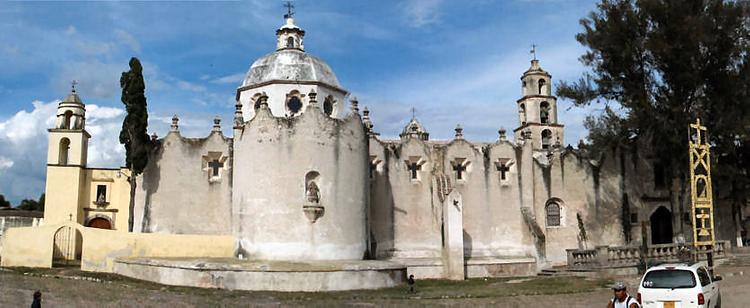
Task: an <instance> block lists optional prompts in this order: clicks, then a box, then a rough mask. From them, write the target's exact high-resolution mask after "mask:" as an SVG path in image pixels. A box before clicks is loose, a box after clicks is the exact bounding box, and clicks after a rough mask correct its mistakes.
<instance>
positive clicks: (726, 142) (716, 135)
mask: <svg viewBox="0 0 750 308" xmlns="http://www.w3.org/2000/svg"><path fill="white" fill-rule="evenodd" d="M748 12H749V11H748V6H746V5H745V6H743V5H742V3H738V2H735V1H721V0H702V1H700V0H696V1H670V0H640V1H636V0H602V2H601V3H599V4H598V5H597V10H596V11H594V12H591V13H590V14H589V15H588V17H587V18H584V19H582V20H581V25H582V26H583V31H582V32H581V33H579V34H578V35H577V36H576V39H577V40H578V41H579V42H580V43H581V44H582V45H584V46H585V47H587V48H588V50H587V51H586V53H585V54H583V55H582V56H581V58H580V60H581V62H582V63H583V64H584V65H586V66H588V67H589V68H590V71H589V72H588V73H585V74H584V75H583V76H582V77H581V78H580V79H579V80H577V81H573V82H563V83H561V85H560V86H559V87H558V90H557V95H558V96H560V97H563V98H568V99H571V100H573V102H574V103H575V104H576V105H577V106H584V105H588V104H591V103H596V104H605V105H607V106H609V105H612V104H619V107H620V108H619V110H618V111H617V112H614V111H613V110H612V109H610V108H608V107H607V108H605V109H604V112H602V113H601V114H599V115H593V116H591V117H590V118H588V119H587V120H586V123H585V125H586V127H587V128H588V129H589V137H588V139H589V142H591V143H593V144H594V147H593V148H601V147H600V146H601V145H611V144H612V143H620V144H622V143H627V142H629V141H631V140H635V139H642V140H644V141H646V142H648V143H649V145H650V147H651V150H652V151H653V152H654V153H653V154H655V156H656V157H657V158H659V159H660V160H661V164H662V165H663V166H665V167H666V168H667V170H671V171H672V173H671V177H669V181H671V180H672V179H673V178H682V179H684V178H685V177H686V173H687V172H688V170H689V169H688V167H687V166H688V155H687V149H688V145H687V142H688V140H687V135H688V124H689V123H693V122H695V119H696V118H697V117H700V118H701V122H702V123H704V124H705V125H706V126H707V127H708V130H709V133H710V142H711V143H712V145H713V147H712V152H713V155H714V157H715V158H716V157H718V168H717V169H715V174H716V173H718V174H721V176H722V177H727V180H728V182H731V183H736V184H733V186H734V188H732V191H733V192H734V193H738V194H743V193H745V191H746V189H745V187H746V186H744V185H748V183H747V182H748V179H747V178H748V177H747V174H748V173H747V172H748V163H749V162H750V157H749V156H750V154H749V153H750V152H749V151H748V143H750V139H749V138H750V133H749V131H748V128H750V127H748V126H747V125H748V123H750V61H749V60H748V59H749V57H750V14H748ZM683 153H684V154H683ZM680 154H681V155H680ZM683 183H684V182H683Z"/></svg>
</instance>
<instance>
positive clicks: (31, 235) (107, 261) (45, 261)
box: [1, 222, 235, 272]
mask: <svg viewBox="0 0 750 308" xmlns="http://www.w3.org/2000/svg"><path fill="white" fill-rule="evenodd" d="M63 226H71V227H74V228H76V229H77V230H79V231H80V232H81V235H82V239H83V251H82V256H81V269H82V270H85V271H100V272H111V271H112V267H113V261H114V259H116V258H118V257H195V258H198V257H205V258H210V257H219V258H231V257H233V256H234V246H235V238H234V237H232V236H215V235H183V234H158V233H127V232H119V231H113V230H102V229H95V228H86V227H83V226H81V225H78V224H73V223H70V222H64V223H60V224H55V225H46V226H41V227H24V228H11V229H8V231H7V233H6V236H4V237H3V251H2V264H1V265H2V266H27V267H47V268H49V267H51V266H52V246H53V244H54V235H55V232H56V231H57V230H58V229H60V228H61V227H63Z"/></svg>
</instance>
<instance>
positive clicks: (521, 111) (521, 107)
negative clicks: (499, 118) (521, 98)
mask: <svg viewBox="0 0 750 308" xmlns="http://www.w3.org/2000/svg"><path fill="white" fill-rule="evenodd" d="M518 116H519V118H520V119H521V125H524V124H526V105H524V104H521V105H518Z"/></svg>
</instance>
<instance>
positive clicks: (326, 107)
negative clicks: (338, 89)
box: [323, 95, 335, 116]
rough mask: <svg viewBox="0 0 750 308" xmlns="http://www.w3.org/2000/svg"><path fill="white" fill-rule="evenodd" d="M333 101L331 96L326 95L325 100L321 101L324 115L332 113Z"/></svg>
mask: <svg viewBox="0 0 750 308" xmlns="http://www.w3.org/2000/svg"><path fill="white" fill-rule="evenodd" d="M334 103H335V101H334V99H333V96H330V95H328V97H326V100H325V101H324V102H323V112H325V114H326V115H328V116H331V114H333V104H334Z"/></svg>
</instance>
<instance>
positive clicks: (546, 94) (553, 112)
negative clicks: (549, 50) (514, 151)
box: [513, 55, 565, 150]
mask: <svg viewBox="0 0 750 308" xmlns="http://www.w3.org/2000/svg"><path fill="white" fill-rule="evenodd" d="M516 104H517V105H518V122H519V126H518V128H516V129H515V130H513V132H514V133H515V136H516V140H517V141H518V140H519V139H520V138H521V135H522V134H527V135H530V137H531V142H532V143H533V148H534V150H550V149H552V147H553V146H556V145H562V144H564V139H563V138H564V133H565V131H564V125H562V124H560V123H559V122H557V98H556V97H554V96H552V75H550V74H549V73H547V72H546V71H544V70H543V69H542V67H541V66H539V60H537V59H536V55H535V56H534V59H533V60H531V67H530V68H529V69H528V70H527V71H526V72H524V73H523V76H521V99H519V100H518V101H516Z"/></svg>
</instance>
